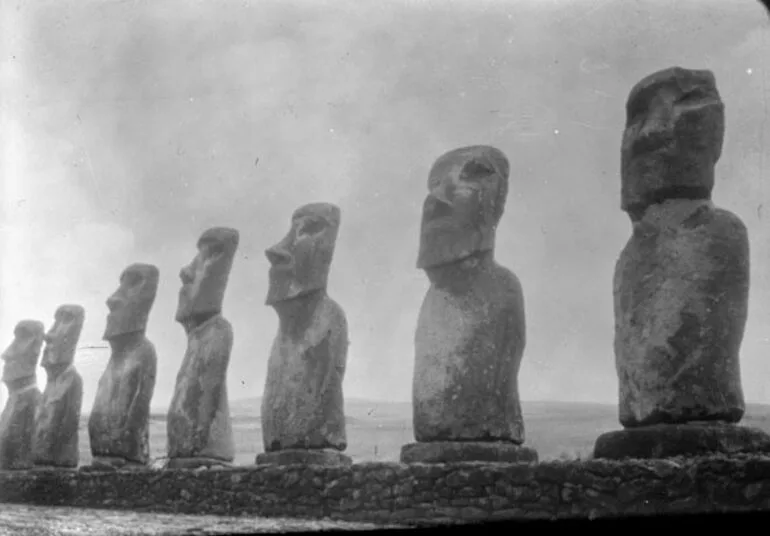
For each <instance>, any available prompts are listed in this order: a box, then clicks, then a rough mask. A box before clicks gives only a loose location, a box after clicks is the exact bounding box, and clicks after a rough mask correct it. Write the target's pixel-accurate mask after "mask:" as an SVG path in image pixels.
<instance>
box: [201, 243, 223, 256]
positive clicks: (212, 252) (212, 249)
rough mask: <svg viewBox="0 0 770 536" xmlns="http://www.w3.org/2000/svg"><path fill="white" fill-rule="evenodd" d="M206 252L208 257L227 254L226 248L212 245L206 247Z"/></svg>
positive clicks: (220, 245) (215, 244)
mask: <svg viewBox="0 0 770 536" xmlns="http://www.w3.org/2000/svg"><path fill="white" fill-rule="evenodd" d="M205 251H206V256H207V257H218V256H220V255H222V254H223V253H224V252H225V248H224V247H222V244H217V243H211V244H208V245H206V250H205Z"/></svg>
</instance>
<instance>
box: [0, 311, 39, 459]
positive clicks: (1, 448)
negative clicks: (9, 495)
mask: <svg viewBox="0 0 770 536" xmlns="http://www.w3.org/2000/svg"><path fill="white" fill-rule="evenodd" d="M44 333H45V328H44V326H43V323H42V322H38V321H36V320H22V321H21V322H19V323H18V324H17V325H16V328H15V329H14V339H13V342H12V343H11V345H10V346H9V347H8V348H7V349H6V350H5V352H3V355H2V360H3V362H4V366H3V382H4V383H5V385H6V387H7V388H8V400H7V402H6V404H5V407H3V412H2V415H0V470H14V469H30V468H31V467H33V465H34V463H33V461H32V441H33V437H34V432H35V414H36V412H37V408H38V404H39V403H40V397H41V394H40V390H38V388H37V378H36V376H35V369H36V368H37V361H38V359H39V357H40V350H41V348H42V345H43V337H44Z"/></svg>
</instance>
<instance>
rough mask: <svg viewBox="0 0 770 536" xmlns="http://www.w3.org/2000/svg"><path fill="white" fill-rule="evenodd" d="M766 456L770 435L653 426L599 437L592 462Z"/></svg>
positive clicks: (714, 427) (722, 426)
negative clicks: (600, 460) (740, 455)
mask: <svg viewBox="0 0 770 536" xmlns="http://www.w3.org/2000/svg"><path fill="white" fill-rule="evenodd" d="M744 452H770V434H767V433H766V432H764V431H762V430H760V429H759V428H753V427H748V426H739V425H736V424H728V423H723V422H718V421H714V422H698V423H687V424H657V425H653V426H641V427H639V428H626V429H625V430H617V431H614V432H607V433H606V434H602V435H600V436H599V437H598V438H597V439H596V443H595V444H594V458H605V459H613V460H619V459H623V458H667V457H673V456H697V455H703V454H715V453H724V454H737V453H744Z"/></svg>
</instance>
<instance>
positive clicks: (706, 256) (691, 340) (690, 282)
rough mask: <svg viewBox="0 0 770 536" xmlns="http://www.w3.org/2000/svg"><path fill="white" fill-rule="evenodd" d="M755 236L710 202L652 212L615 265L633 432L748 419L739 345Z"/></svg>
mask: <svg viewBox="0 0 770 536" xmlns="http://www.w3.org/2000/svg"><path fill="white" fill-rule="evenodd" d="M748 253H749V251H748V236H747V232H746V229H745V227H744V225H743V223H741V221H740V220H739V219H738V218H737V217H736V216H735V215H733V214H731V213H730V212H728V211H726V210H722V209H719V208H715V207H714V205H713V204H712V203H711V202H710V201H705V200H670V201H667V202H665V203H662V204H660V205H654V206H652V207H650V208H649V209H648V210H647V212H646V213H645V215H644V217H643V218H642V220H641V221H640V222H639V223H638V224H637V225H636V226H635V229H634V234H633V236H632V237H631V238H630V240H629V241H628V243H627V245H626V247H625V248H624V250H623V252H622V253H621V255H620V258H619V259H618V262H617V264H616V268H615V278H614V295H615V356H616V366H617V368H618V375H619V379H620V421H621V423H622V424H623V425H624V426H642V425H651V424H658V423H677V422H678V423H682V422H688V421H696V420H724V421H728V422H737V421H739V420H740V418H741V417H742V416H743V412H744V399H743V392H742V388H741V384H740V370H739V355H738V353H739V348H740V344H741V341H742V338H743V330H744V327H745V323H746V317H747V311H748V285H749V257H748Z"/></svg>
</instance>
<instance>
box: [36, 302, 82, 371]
mask: <svg viewBox="0 0 770 536" xmlns="http://www.w3.org/2000/svg"><path fill="white" fill-rule="evenodd" d="M85 317H86V311H85V309H83V307H81V306H80V305H62V306H60V307H59V308H58V309H56V313H55V314H54V323H53V326H51V329H49V330H48V333H46V334H45V349H44V350H43V360H42V362H41V363H40V364H41V365H42V366H43V368H45V369H49V368H54V367H65V366H67V365H71V364H72V361H73V360H74V359H75V349H76V348H77V345H78V339H80V331H81V330H82V329H83V322H84V321H85Z"/></svg>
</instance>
